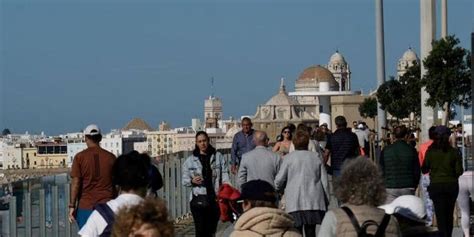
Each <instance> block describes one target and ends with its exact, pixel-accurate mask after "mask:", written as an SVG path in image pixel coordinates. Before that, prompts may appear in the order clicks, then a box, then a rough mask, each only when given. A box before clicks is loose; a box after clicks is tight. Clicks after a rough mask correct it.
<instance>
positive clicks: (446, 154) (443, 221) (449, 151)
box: [421, 126, 463, 236]
mask: <svg viewBox="0 0 474 237" xmlns="http://www.w3.org/2000/svg"><path fill="white" fill-rule="evenodd" d="M450 135H451V131H450V130H449V128H447V127H446V126H437V127H436V128H435V136H434V139H433V143H432V144H431V146H430V147H429V148H428V151H426V155H425V160H424V161H423V165H422V167H421V171H422V172H423V173H424V174H426V173H430V185H429V186H428V193H429V194H430V198H431V199H432V200H433V204H434V209H435V214H436V219H437V223H438V229H439V232H440V236H451V234H452V231H453V212H454V204H455V203H456V198H457V196H458V193H459V184H458V178H459V176H461V174H462V172H463V170H462V158H461V155H460V154H459V152H458V151H457V149H456V148H453V147H452V146H451V145H450V143H449V136H450Z"/></svg>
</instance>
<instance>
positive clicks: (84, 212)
mask: <svg viewBox="0 0 474 237" xmlns="http://www.w3.org/2000/svg"><path fill="white" fill-rule="evenodd" d="M93 211H94V210H89V209H81V208H78V209H77V214H76V222H77V225H78V226H79V230H80V229H81V228H82V227H83V226H84V225H85V224H86V222H87V219H89V216H90V215H91V214H92V212H93Z"/></svg>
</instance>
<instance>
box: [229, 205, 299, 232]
mask: <svg viewBox="0 0 474 237" xmlns="http://www.w3.org/2000/svg"><path fill="white" fill-rule="evenodd" d="M293 224H294V222H293V218H292V217H291V216H290V215H289V214H287V213H285V212H284V211H283V210H280V209H277V208H268V207H255V208H252V209H250V210H248V211H246V212H245V213H244V214H243V215H242V216H240V218H239V219H238V220H237V222H236V223H235V226H234V231H233V232H232V234H231V235H230V237H254V236H255V237H261V236H266V237H276V236H279V237H301V234H300V233H299V232H298V231H296V229H294V228H293Z"/></svg>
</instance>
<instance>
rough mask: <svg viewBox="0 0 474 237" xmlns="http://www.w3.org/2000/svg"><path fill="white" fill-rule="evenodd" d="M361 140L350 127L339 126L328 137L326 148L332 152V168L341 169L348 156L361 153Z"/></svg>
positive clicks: (355, 155)
mask: <svg viewBox="0 0 474 237" xmlns="http://www.w3.org/2000/svg"><path fill="white" fill-rule="evenodd" d="M359 148H360V147H359V140H358V139H357V135H356V134H355V133H353V132H352V131H351V129H350V128H338V129H337V130H336V131H335V132H334V133H333V134H332V135H331V136H329V138H328V143H327V145H326V149H328V150H329V151H330V152H331V168H332V169H333V170H340V169H341V166H342V163H344V161H345V160H346V159H348V158H355V157H357V156H358V155H359Z"/></svg>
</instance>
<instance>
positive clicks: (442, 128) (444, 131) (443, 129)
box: [435, 125, 451, 136]
mask: <svg viewBox="0 0 474 237" xmlns="http://www.w3.org/2000/svg"><path fill="white" fill-rule="evenodd" d="M435 133H437V134H438V135H448V136H449V135H451V130H449V128H447V127H446V126H443V125H439V126H436V128H435Z"/></svg>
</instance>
